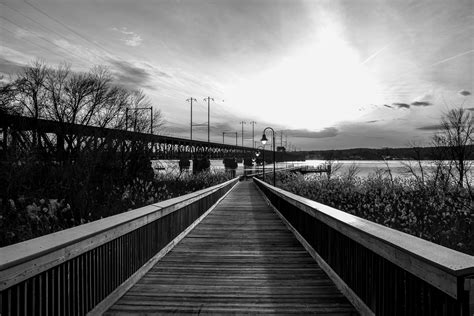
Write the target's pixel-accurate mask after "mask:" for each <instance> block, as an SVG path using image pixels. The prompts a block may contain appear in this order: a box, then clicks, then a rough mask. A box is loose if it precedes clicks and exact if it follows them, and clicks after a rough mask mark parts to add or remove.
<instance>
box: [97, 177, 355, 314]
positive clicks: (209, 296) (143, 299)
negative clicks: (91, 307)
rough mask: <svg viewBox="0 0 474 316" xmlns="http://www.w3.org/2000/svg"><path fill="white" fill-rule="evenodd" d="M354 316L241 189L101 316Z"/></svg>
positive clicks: (246, 185) (254, 196) (249, 189)
mask: <svg viewBox="0 0 474 316" xmlns="http://www.w3.org/2000/svg"><path fill="white" fill-rule="evenodd" d="M164 313H178V314H184V313H194V314H209V313H211V314H228V313H232V314H236V313H238V314H257V313H268V314H277V313H282V314H290V313H294V314H318V315H356V314H357V313H356V312H355V309H354V308H353V306H352V305H351V304H350V303H349V301H348V300H347V299H346V298H345V297H344V296H343V295H342V294H341V293H340V292H339V291H338V290H337V288H336V287H335V285H334V284H333V283H332V281H331V280H330V279H329V278H328V276H327V275H326V274H325V273H324V272H323V271H322V269H321V268H320V267H319V266H318V264H317V263H316V262H315V261H314V260H313V258H312V257H311V256H310V255H309V254H308V253H307V252H306V250H305V249H304V248H303V246H302V245H301V244H300V243H299V242H298V241H297V239H296V238H295V237H294V235H293V234H292V233H291V232H290V231H289V230H288V229H287V228H286V226H285V225H284V223H283V222H282V221H281V220H280V219H279V218H278V216H277V215H276V214H275V213H274V212H273V210H272V209H271V208H270V207H269V206H268V205H267V204H266V202H265V200H264V199H263V197H262V196H261V193H260V192H259V191H258V190H257V189H256V187H255V185H254V184H253V182H251V181H249V182H240V183H239V184H238V185H237V187H236V188H234V189H233V190H232V191H231V192H230V193H229V195H228V196H227V197H226V198H225V199H224V200H223V201H222V202H221V203H220V204H219V205H218V206H217V207H216V208H215V209H214V210H213V211H212V212H211V213H210V214H209V215H208V216H207V217H206V218H205V219H204V220H203V221H202V222H201V223H200V224H199V225H198V226H196V228H194V229H193V230H192V231H191V232H190V233H189V234H188V235H187V236H186V237H185V238H184V239H183V240H182V241H181V242H180V243H179V244H178V245H176V247H175V248H173V250H171V252H170V253H168V254H167V255H166V256H165V257H164V258H162V259H161V260H160V261H159V262H158V263H157V264H156V265H155V266H154V267H153V268H152V269H151V270H150V271H149V272H148V273H147V274H146V275H145V276H144V277H143V278H142V279H140V280H139V281H138V282H137V283H136V284H135V285H134V286H133V287H132V288H131V289H130V290H129V291H128V292H127V293H126V294H125V295H124V296H123V297H122V298H120V299H119V300H118V301H117V302H116V303H115V305H113V306H112V307H111V308H110V309H109V310H108V311H107V313H106V315H115V314H140V315H144V314H164Z"/></svg>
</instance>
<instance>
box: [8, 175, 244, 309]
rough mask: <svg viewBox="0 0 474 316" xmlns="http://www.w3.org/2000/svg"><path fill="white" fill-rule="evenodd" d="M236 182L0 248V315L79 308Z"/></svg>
mask: <svg viewBox="0 0 474 316" xmlns="http://www.w3.org/2000/svg"><path fill="white" fill-rule="evenodd" d="M236 182H237V179H234V180H231V181H228V182H225V183H222V184H220V185H217V186H214V187H211V188H208V189H204V190H200V191H197V192H194V193H191V194H187V195H184V196H181V197H178V198H174V199H170V200H166V201H163V202H159V203H156V204H154V205H150V206H147V207H144V208H141V209H137V210H133V211H130V212H126V213H122V214H119V215H116V216H112V217H108V218H105V219H102V220H99V221H96V222H92V223H89V224H85V225H81V226H77V227H74V228H71V229H67V230H64V231H61V232H58V233H54V234H50V235H46V236H43V237H40V238H37V239H34V240H30V241H28V242H23V243H19V244H16V245H12V246H8V247H4V248H1V249H0V253H1V256H0V314H1V315H2V316H9V315H46V316H49V315H52V316H54V315H84V314H86V313H87V312H88V311H90V310H91V309H93V308H94V306H96V305H97V304H99V303H100V302H101V301H102V300H103V299H104V298H106V297H107V296H108V295H109V294H110V293H112V292H113V291H114V290H115V289H116V288H117V287H119V286H121V284H123V282H125V281H126V280H127V279H128V278H130V277H131V276H132V275H133V274H134V273H135V272H136V271H137V270H139V269H140V268H141V267H142V266H143V265H144V264H145V263H146V262H147V261H148V260H150V258H152V257H153V256H155V255H156V254H157V253H158V252H159V251H160V250H161V249H163V248H164V247H166V245H168V244H169V243H170V242H171V241H172V240H173V239H174V238H175V237H176V236H178V235H179V234H180V233H181V232H183V231H184V230H185V229H186V228H187V227H188V226H189V225H191V224H192V223H193V222H194V221H195V220H196V219H197V218H199V217H200V216H201V215H202V214H203V213H205V212H206V211H207V210H208V209H209V208H210V207H211V206H212V205H213V204H215V203H216V202H217V201H218V200H219V198H220V197H222V196H223V195H224V194H225V193H226V192H228V191H229V190H230V189H231V188H232V187H233V186H234V184H235V183H236Z"/></svg>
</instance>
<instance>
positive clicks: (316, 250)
mask: <svg viewBox="0 0 474 316" xmlns="http://www.w3.org/2000/svg"><path fill="white" fill-rule="evenodd" d="M254 181H255V183H256V184H257V185H258V187H259V188H260V190H261V191H262V192H263V193H264V194H265V196H266V197H267V198H268V200H269V201H270V202H271V204H272V205H273V207H274V208H275V209H276V210H277V211H278V212H279V213H280V214H279V215H280V216H281V217H282V219H283V220H284V221H285V222H287V223H289V225H291V227H290V229H291V230H293V232H294V233H295V235H296V236H297V238H298V239H300V241H301V242H302V243H303V245H305V247H306V248H307V249H308V251H309V252H310V253H311V254H312V256H313V257H314V258H315V259H316V261H318V263H319V264H320V265H321V267H322V268H323V269H324V270H325V271H326V273H327V274H328V275H329V276H330V277H331V278H332V279H333V281H334V282H335V283H336V285H337V286H338V287H339V289H340V290H341V291H342V292H343V293H344V294H345V295H346V296H347V297H348V298H349V300H350V301H351V302H352V303H353V304H354V306H355V307H356V308H358V310H359V311H360V312H361V313H362V314H364V315H374V314H375V315H446V316H448V315H474V313H473V311H474V310H473V309H472V308H473V303H474V297H473V293H474V282H473V280H474V257H473V256H469V255H467V254H463V253H460V252H457V251H454V250H451V249H448V248H445V247H442V246H440V245H436V244H434V243H431V242H428V241H426V240H423V239H420V238H417V237H414V236H411V235H408V234H405V233H403V232H400V231H397V230H394V229H391V228H388V227H385V226H382V225H379V224H376V223H373V222H370V221H368V220H364V219H362V218H359V217H357V216H353V215H350V214H348V213H345V212H342V211H340V210H337V209H334V208H331V207H329V206H326V205H323V204H320V203H317V202H314V201H312V200H309V199H306V198H303V197H301V196H298V195H295V194H292V193H290V192H287V191H284V190H282V189H279V188H276V187H273V186H271V185H269V184H267V183H264V182H262V181H260V180H258V179H256V178H254ZM469 309H471V311H469Z"/></svg>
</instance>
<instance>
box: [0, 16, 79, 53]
mask: <svg viewBox="0 0 474 316" xmlns="http://www.w3.org/2000/svg"><path fill="white" fill-rule="evenodd" d="M0 18H1V19H4V20H6V21H8V22H10V23H11V24H13V25H15V26H17V27H18V28H20V29H22V30H25V31H28V32H31V33H32V34H34V35H36V36H37V37H38V38H40V39H42V40H44V41H46V42H48V43H50V44H52V45H54V46H56V47H59V48H61V49H62V50H64V51H66V52H68V53H69V54H71V55H73V56H75V57H76V58H78V59H79V60H82V57H80V56H78V55H76V54H74V53H73V52H71V51H70V50H68V49H66V48H64V47H62V46H59V45H58V44H56V43H54V42H51V41H50V40H48V39H46V38H44V37H42V36H41V35H39V34H38V33H36V32H34V31H31V30H27V29H25V28H24V27H22V26H20V25H19V24H17V23H15V22H13V21H11V20H9V19H7V18H6V17H3V16H0Z"/></svg>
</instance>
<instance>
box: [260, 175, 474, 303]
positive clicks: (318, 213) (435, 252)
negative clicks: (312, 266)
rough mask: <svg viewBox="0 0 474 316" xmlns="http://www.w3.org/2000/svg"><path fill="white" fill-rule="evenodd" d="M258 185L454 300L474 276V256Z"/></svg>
mask: <svg viewBox="0 0 474 316" xmlns="http://www.w3.org/2000/svg"><path fill="white" fill-rule="evenodd" d="M254 179H255V178H254ZM255 181H257V182H258V183H260V184H262V185H264V186H266V187H267V188H268V189H270V190H272V191H273V192H274V193H275V194H277V195H278V196H280V197H281V198H283V199H284V200H285V201H287V202H289V203H291V204H292V205H295V206H296V207H297V208H299V209H300V210H302V211H304V212H306V213H307V214H309V215H310V216H312V217H315V218H317V219H318V220H320V221H322V222H323V223H325V224H327V225H328V226H329V227H331V228H333V229H335V230H337V231H338V232H340V233H342V234H344V235H345V236H347V237H349V238H351V239H352V240H354V241H356V242H358V243H360V244H361V245H363V246H364V247H366V248H368V249H370V250H372V251H373V252H375V253H377V254H378V255H380V256H382V257H384V258H385V259H387V260H389V261H390V262H393V263H394V264H396V265H398V266H399V267H401V268H402V269H404V270H406V271H408V272H410V273H412V274H414V275H416V276H417V277H419V278H421V279H422V280H424V281H426V282H428V283H429V284H431V285H433V286H434V287H436V288H438V289H440V290H441V291H443V292H445V293H447V294H448V295H450V296H452V297H453V298H457V297H458V293H457V290H458V283H457V282H458V277H460V276H465V275H472V274H474V257H473V256H470V255H467V254H464V253H461V252H458V251H455V250H452V249H449V248H446V247H443V246H440V245H437V244H434V243H432V242H429V241H427V240H424V239H421V238H417V237H415V236H412V235H409V234H406V233H403V232H401V231H398V230H395V229H391V228H388V227H385V226H383V225H380V224H377V223H374V222H371V221H368V220H365V219H362V218H360V217H357V216H354V215H351V214H349V213H346V212H343V211H340V210H337V209H335V208H332V207H329V206H327V205H324V204H321V203H317V202H315V201H312V200H310V199H307V198H304V197H301V196H298V195H296V194H293V193H290V192H287V191H284V190H282V189H279V188H276V187H273V186H270V185H268V184H266V183H264V182H262V181H260V180H258V179H255Z"/></svg>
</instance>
